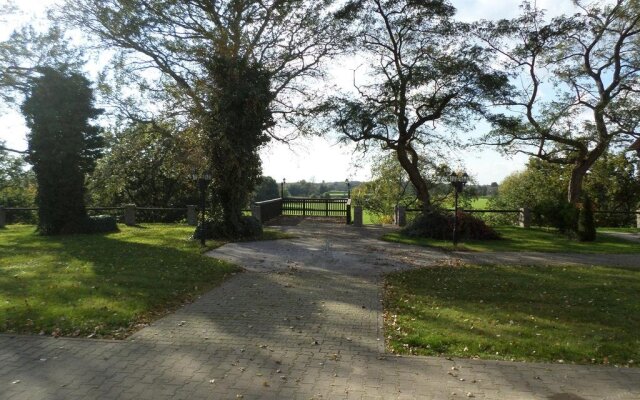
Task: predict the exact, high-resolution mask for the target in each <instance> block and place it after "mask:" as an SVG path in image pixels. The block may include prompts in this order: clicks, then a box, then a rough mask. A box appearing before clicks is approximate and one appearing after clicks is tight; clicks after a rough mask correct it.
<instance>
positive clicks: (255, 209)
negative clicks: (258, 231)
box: [251, 204, 262, 223]
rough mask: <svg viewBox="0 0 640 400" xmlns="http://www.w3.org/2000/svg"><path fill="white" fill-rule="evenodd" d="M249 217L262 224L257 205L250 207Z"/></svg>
mask: <svg viewBox="0 0 640 400" xmlns="http://www.w3.org/2000/svg"><path fill="white" fill-rule="evenodd" d="M251 215H252V216H253V218H255V219H257V220H258V221H260V222H261V223H262V208H261V207H260V206H259V205H257V204H252V205H251Z"/></svg>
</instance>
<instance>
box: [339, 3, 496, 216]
mask: <svg viewBox="0 0 640 400" xmlns="http://www.w3.org/2000/svg"><path fill="white" fill-rule="evenodd" d="M454 13H455V8H454V7H453V6H451V4H450V3H449V2H448V1H445V0H430V1H419V2H418V1H412V0H401V1H384V0H357V1H349V2H348V3H347V4H346V5H345V6H344V7H343V8H342V9H341V10H340V11H339V12H338V13H337V17H338V18H339V19H341V20H343V21H346V22H347V23H349V24H351V26H352V27H353V28H352V29H353V32H352V34H353V36H354V39H353V41H354V43H353V44H354V49H360V50H361V51H363V52H364V53H365V55H366V56H368V57H371V59H373V60H375V61H374V62H375V63H372V65H371V66H370V77H369V78H370V79H369V80H368V81H367V82H368V83H367V84H365V85H357V84H356V82H355V79H354V86H355V89H356V91H357V95H354V96H342V97H339V98H336V99H334V100H333V102H332V104H330V111H331V112H330V119H331V122H332V125H333V126H334V127H335V128H336V129H337V130H338V131H339V132H340V133H341V134H342V135H343V138H344V139H345V140H351V141H354V142H356V143H358V145H359V146H360V148H361V149H366V148H367V146H369V145H370V144H371V143H377V144H379V145H380V146H381V147H382V148H383V149H384V150H388V151H392V152H394V154H395V156H396V158H397V160H398V162H399V163H400V165H401V166H402V168H403V169H404V170H405V171H406V172H407V175H408V178H409V180H410V182H411V183H412V185H413V186H414V188H415V191H416V195H417V197H418V199H419V200H420V202H421V203H422V207H423V208H425V210H427V209H429V208H430V207H431V205H432V201H431V200H432V199H431V196H430V193H429V189H430V187H431V185H432V183H431V182H430V181H429V179H428V177H427V176H425V175H424V171H425V170H427V169H426V168H424V165H423V164H424V162H425V161H427V162H429V160H430V159H431V158H433V157H434V154H435V153H437V152H438V150H439V148H440V147H439V145H440V143H442V142H444V141H446V138H445V137H444V136H442V135H439V134H438V130H434V127H436V126H437V127H442V126H445V125H448V126H457V127H460V126H463V125H465V123H466V122H468V121H469V120H470V119H471V114H472V113H474V112H483V111H486V110H485V107H484V104H485V99H490V98H492V97H495V96H496V95H498V94H500V92H501V90H502V88H503V87H504V86H505V84H506V83H507V80H506V76H505V75H503V74H499V73H493V72H492V70H491V68H489V61H490V58H489V54H488V53H487V52H485V51H484V49H482V48H480V47H478V46H475V45H473V44H472V43H471V42H470V41H469V40H466V39H467V38H466V35H465V27H464V26H463V25H461V24H456V23H454V22H453V21H452V17H453V15H454ZM461 37H465V40H462V39H461ZM369 81H370V83H369ZM431 164H432V165H435V164H437V163H434V162H431Z"/></svg>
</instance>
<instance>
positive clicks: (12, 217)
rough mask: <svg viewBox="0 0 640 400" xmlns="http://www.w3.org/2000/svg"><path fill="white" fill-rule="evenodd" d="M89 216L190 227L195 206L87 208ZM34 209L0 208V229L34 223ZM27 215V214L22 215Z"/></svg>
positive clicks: (35, 209)
mask: <svg viewBox="0 0 640 400" xmlns="http://www.w3.org/2000/svg"><path fill="white" fill-rule="evenodd" d="M86 210H87V212H88V213H89V214H92V215H93V214H95V213H100V212H106V213H107V214H110V215H112V216H114V217H116V218H118V219H119V220H120V221H122V222H124V223H125V224H127V225H136V223H137V222H159V221H162V222H173V221H178V220H181V219H184V218H185V217H186V219H187V222H188V223H189V224H190V225H195V224H196V212H197V208H196V207H195V206H187V207H136V206H135V205H127V206H116V207H87V208H86ZM37 211H38V208H36V207H7V208H4V207H2V206H0V228H1V227H3V226H5V225H6V224H8V223H15V222H27V223H35V222H36V221H37V216H36V215H34V214H33V213H34V212H37ZM24 213H29V214H24Z"/></svg>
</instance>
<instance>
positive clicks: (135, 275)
mask: <svg viewBox="0 0 640 400" xmlns="http://www.w3.org/2000/svg"><path fill="white" fill-rule="evenodd" d="M120 229H121V232H119V233H112V234H105V235H70V236H58V237H43V236H39V235H37V234H35V233H34V227H33V226H25V225H23V226H20V225H10V226H9V227H8V228H6V229H2V230H0V332H16V333H36V334H37V333H40V332H44V334H47V335H48V334H54V335H63V336H89V335H95V336H96V337H113V338H122V337H124V336H126V335H127V334H128V333H129V332H131V331H132V330H135V329H136V328H138V327H139V326H141V325H140V324H144V323H148V322H149V321H151V320H153V319H155V318H157V317H159V316H162V315H164V314H166V313H167V312H169V311H171V310H175V309H176V308H177V307H179V306H180V305H182V304H184V303H185V302H189V301H191V300H192V299H194V298H195V297H196V296H197V295H199V294H201V293H203V292H205V291H206V290H208V289H210V288H212V287H213V286H216V285H218V284H219V283H221V282H222V281H223V280H224V279H225V278H226V277H227V276H229V274H232V273H235V272H238V271H239V269H238V268H237V267H235V266H233V265H231V264H228V263H225V262H223V261H219V260H215V259H212V258H209V257H205V256H203V255H202V254H201V253H202V249H200V247H199V244H198V242H196V241H193V240H189V236H190V235H191V234H192V233H193V227H189V226H186V225H164V224H145V225H141V226H140V227H135V228H133V227H126V226H122V225H121V226H120ZM275 236H278V235H275ZM207 244H208V246H210V247H215V246H218V245H220V243H217V242H213V241H211V242H209V243H207Z"/></svg>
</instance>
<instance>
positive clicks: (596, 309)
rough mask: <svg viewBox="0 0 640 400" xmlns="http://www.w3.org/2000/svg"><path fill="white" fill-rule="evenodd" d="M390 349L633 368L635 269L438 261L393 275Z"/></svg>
mask: <svg viewBox="0 0 640 400" xmlns="http://www.w3.org/2000/svg"><path fill="white" fill-rule="evenodd" d="M384 307H385V332H386V335H387V345H388V348H389V349H390V350H391V351H392V352H394V353H401V354H420V355H442V356H456V357H479V358H481V359H497V360H514V361H545V362H563V363H577V364H615V365H620V366H623V365H624V366H637V363H638V362H639V361H640V335H639V334H638V332H639V331H638V327H640V270H625V269H617V268H604V267H566V268H563V267H521V266H518V267H514V266H457V267H455V266H443V267H436V268H425V269H419V270H412V271H408V272H402V273H396V274H391V275H389V276H388V277H387V279H386V285H385V293H384Z"/></svg>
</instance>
